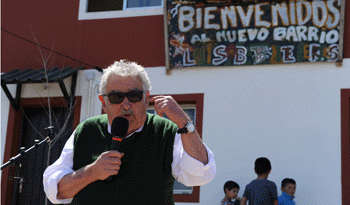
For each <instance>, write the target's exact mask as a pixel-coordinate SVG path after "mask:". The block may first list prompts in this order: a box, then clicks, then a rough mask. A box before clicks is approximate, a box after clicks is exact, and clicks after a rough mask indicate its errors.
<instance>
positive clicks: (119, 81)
mask: <svg viewBox="0 0 350 205" xmlns="http://www.w3.org/2000/svg"><path fill="white" fill-rule="evenodd" d="M135 90H141V91H142V90H143V89H142V83H141V82H140V81H139V80H138V79H137V78H136V77H122V76H113V77H111V78H110V80H109V82H108V84H107V93H111V92H122V93H127V92H130V91H135ZM148 96H149V92H147V93H146V95H145V94H143V96H142V100H141V101H140V102H130V101H129V99H128V98H127V97H124V100H123V101H122V102H121V103H119V104H113V103H111V102H110V101H109V99H108V97H106V98H104V97H103V96H100V97H99V98H100V100H101V102H102V107H103V110H104V111H105V112H106V113H107V115H108V121H109V124H110V125H111V124H112V122H113V119H114V118H116V117H124V118H126V119H127V120H128V121H129V129H128V133H127V134H130V133H132V132H133V131H135V130H136V129H138V128H140V127H141V126H142V125H143V124H144V123H145V121H146V109H147V104H148Z"/></svg>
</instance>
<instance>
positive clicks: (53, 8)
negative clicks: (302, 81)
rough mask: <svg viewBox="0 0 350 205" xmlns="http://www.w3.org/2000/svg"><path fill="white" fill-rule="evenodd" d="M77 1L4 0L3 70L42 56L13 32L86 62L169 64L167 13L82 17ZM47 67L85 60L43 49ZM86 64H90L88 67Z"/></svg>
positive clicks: (348, 25)
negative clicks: (79, 15)
mask: <svg viewBox="0 0 350 205" xmlns="http://www.w3.org/2000/svg"><path fill="white" fill-rule="evenodd" d="M78 9H79V0H49V1H48V0H34V1H26V0H22V1H21V0H2V1H1V12H2V16H1V17H2V18H1V28H2V29H3V30H2V32H1V44H2V45H1V49H2V50H1V51H2V52H1V72H7V71H10V70H13V69H27V68H33V69H38V68H41V67H43V61H42V57H41V54H40V51H39V49H38V46H36V45H33V44H30V43H28V42H27V41H25V40H22V39H20V38H18V37H14V36H13V35H11V34H8V33H7V32H5V31H4V30H6V31H9V32H11V33H13V34H16V35H18V36H20V37H23V38H25V39H27V40H30V41H35V39H34V36H35V37H36V39H37V41H38V42H39V44H40V45H42V46H45V47H48V48H53V50H55V51H56V52H59V53H62V54H65V55H67V56H69V57H71V58H74V59H77V60H80V61H82V62H84V63H86V64H89V65H92V66H98V67H102V68H103V67H106V66H108V65H110V64H111V63H112V62H113V61H115V60H119V59H128V60H131V61H136V62H138V63H139V64H141V65H143V66H145V67H153V66H165V48H164V23H163V16H162V15H158V16H147V17H132V18H118V19H100V20H80V21H79V20H78ZM345 10H346V11H348V12H347V13H346V15H345V18H346V20H345V32H344V34H345V37H344V58H350V15H349V11H350V0H346V9H345ZM43 56H44V59H45V58H46V59H48V62H47V67H49V68H51V67H53V66H57V67H58V68H62V67H67V66H72V67H78V66H81V65H82V64H81V63H78V62H76V61H73V60H70V59H68V58H66V57H61V56H59V55H58V54H54V53H53V54H51V55H50V52H49V51H47V50H43ZM86 68H90V67H89V66H86Z"/></svg>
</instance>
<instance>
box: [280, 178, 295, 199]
mask: <svg viewBox="0 0 350 205" xmlns="http://www.w3.org/2000/svg"><path fill="white" fill-rule="evenodd" d="M296 186H297V184H296V183H295V181H294V179H290V178H285V179H283V180H282V186H281V190H282V191H283V192H285V193H287V194H289V195H290V196H294V194H295V189H296Z"/></svg>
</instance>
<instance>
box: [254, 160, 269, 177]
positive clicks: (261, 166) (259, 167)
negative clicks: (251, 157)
mask: <svg viewBox="0 0 350 205" xmlns="http://www.w3.org/2000/svg"><path fill="white" fill-rule="evenodd" d="M254 169H255V172H256V173H257V174H258V175H262V174H269V172H270V171H271V163H270V160H268V159H267V158H265V157H260V158H258V159H256V160H255V167H254Z"/></svg>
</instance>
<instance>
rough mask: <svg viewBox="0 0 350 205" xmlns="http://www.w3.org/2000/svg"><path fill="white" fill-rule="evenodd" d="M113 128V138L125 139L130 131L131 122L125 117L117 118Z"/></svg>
mask: <svg viewBox="0 0 350 205" xmlns="http://www.w3.org/2000/svg"><path fill="white" fill-rule="evenodd" d="M111 128H112V129H111V134H112V135H113V136H116V137H120V138H124V137H125V136H126V133H127V132H128V129H129V121H128V120H127V119H125V118H124V117H116V118H114V120H113V122H112V127H111Z"/></svg>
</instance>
